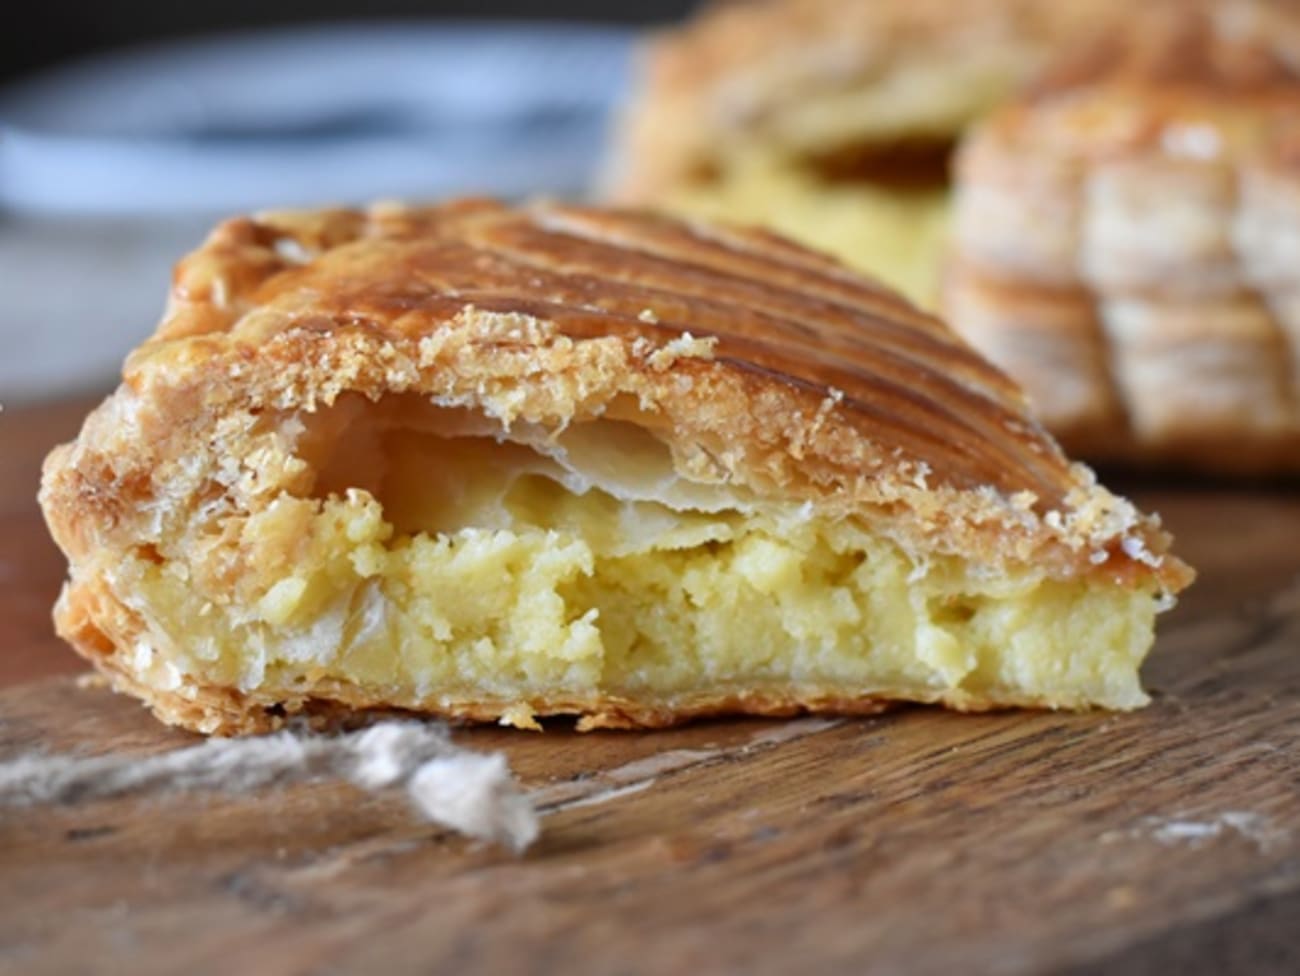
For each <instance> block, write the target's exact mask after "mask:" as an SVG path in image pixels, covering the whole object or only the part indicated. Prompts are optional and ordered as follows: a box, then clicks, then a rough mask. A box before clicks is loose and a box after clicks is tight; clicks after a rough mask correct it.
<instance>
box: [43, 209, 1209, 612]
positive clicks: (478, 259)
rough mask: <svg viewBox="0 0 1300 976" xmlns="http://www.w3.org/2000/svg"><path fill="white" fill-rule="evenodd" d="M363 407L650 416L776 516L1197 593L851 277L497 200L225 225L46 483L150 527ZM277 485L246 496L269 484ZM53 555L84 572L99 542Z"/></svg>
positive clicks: (1013, 414) (678, 449)
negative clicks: (805, 516)
mask: <svg viewBox="0 0 1300 976" xmlns="http://www.w3.org/2000/svg"><path fill="white" fill-rule="evenodd" d="M345 391H357V392H360V393H362V394H364V395H366V396H369V397H371V398H378V397H380V396H384V395H387V394H390V393H402V392H408V393H419V394H421V395H425V396H429V397H431V398H432V399H433V401H434V402H436V403H438V404H442V405H446V406H459V407H469V408H472V409H475V410H478V411H482V412H484V413H486V414H488V415H489V416H492V417H494V418H496V419H497V420H499V421H500V422H501V423H503V424H505V425H509V424H513V423H517V422H524V423H530V424H536V425H540V426H542V427H543V428H547V429H560V428H563V427H564V426H566V425H568V424H571V423H574V422H580V421H582V420H584V419H590V418H594V417H597V416H605V417H612V418H614V419H629V420H632V421H634V422H636V423H638V424H641V425H643V426H645V427H647V428H649V429H651V430H652V431H653V432H654V433H655V434H656V435H658V436H659V437H660V438H662V439H663V440H664V441H665V442H666V443H668V445H669V446H670V447H671V448H672V450H673V453H674V458H675V461H676V463H677V465H678V467H679V470H682V471H683V472H684V473H686V474H688V475H689V476H692V477H697V478H699V479H701V480H712V481H721V482H726V483H729V484H736V485H741V486H743V487H744V488H745V489H746V490H747V491H751V492H753V493H754V494H755V495H756V496H757V497H764V496H767V497H772V498H779V499H783V500H793V501H795V502H799V501H808V502H811V503H813V504H815V505H818V506H819V507H821V508H823V509H824V510H827V511H830V512H837V513H842V514H844V515H846V516H854V515H858V516H866V517H870V518H873V519H875V520H876V521H877V522H881V521H883V522H889V523H891V524H894V525H895V526H896V527H897V530H898V532H900V533H902V534H903V535H906V536H908V537H909V538H911V539H914V540H915V539H919V538H922V537H924V538H925V539H927V540H929V541H930V542H931V543H932V544H934V545H935V546H938V547H939V548H943V549H948V550H950V551H957V552H962V553H964V554H967V555H972V554H973V555H974V556H976V557H977V558H980V559H986V560H987V561H989V562H990V563H991V564H996V563H1000V562H1006V561H1028V560H1034V561H1042V562H1045V563H1047V564H1049V565H1050V566H1051V567H1052V568H1053V569H1054V570H1055V571H1056V572H1058V573H1060V574H1062V575H1075V574H1083V573H1089V572H1105V573H1112V574H1117V575H1119V576H1121V577H1126V576H1134V575H1135V576H1136V577H1138V578H1150V577H1151V576H1155V577H1158V578H1159V579H1160V580H1161V582H1162V585H1165V586H1166V587H1168V588H1170V589H1177V588H1179V587H1180V586H1181V585H1183V584H1184V583H1185V582H1186V579H1187V575H1186V570H1185V567H1183V566H1182V564H1181V563H1178V562H1177V560H1175V559H1173V558H1172V557H1164V556H1163V555H1162V554H1163V553H1164V552H1165V549H1166V547H1167V538H1166V537H1165V536H1164V535H1163V534H1162V533H1161V532H1160V531H1159V528H1158V525H1157V524H1156V523H1155V522H1154V521H1152V520H1149V519H1146V518H1145V517H1143V516H1140V515H1139V514H1138V513H1137V512H1135V511H1134V510H1133V508H1132V507H1131V506H1130V505H1129V504H1128V503H1127V502H1124V501H1123V500H1122V499H1118V498H1115V497H1114V496H1112V495H1110V494H1109V493H1108V492H1106V491H1105V490H1104V489H1102V488H1100V487H1098V486H1096V485H1095V484H1094V482H1093V479H1092V476H1091V473H1090V472H1088V471H1087V470H1086V469H1084V468H1082V467H1080V466H1072V465H1070V464H1069V463H1068V461H1067V460H1066V458H1065V457H1064V456H1063V455H1062V454H1061V452H1060V450H1059V449H1058V448H1057V446H1056V445H1055V444H1054V442H1053V441H1052V440H1051V439H1050V438H1049V437H1048V436H1047V435H1046V434H1045V433H1044V432H1043V430H1042V429H1041V428H1040V427H1039V426H1038V425H1037V424H1036V423H1035V422H1034V421H1032V420H1031V419H1030V418H1029V416H1028V414H1027V413H1026V410H1025V406H1024V402H1023V399H1022V397H1021V394H1020V393H1019V391H1018V389H1017V388H1016V387H1015V386H1013V385H1012V384H1011V383H1010V382H1009V381H1008V380H1007V379H1006V378H1005V377H1004V376H1003V375H1002V374H1001V373H999V372H998V371H996V370H995V369H994V368H993V367H991V366H989V365H988V364H987V363H986V362H985V361H984V360H983V359H981V358H980V357H979V356H978V355H976V354H975V353H974V352H972V351H971V350H970V349H969V348H968V347H967V346H966V345H965V344H964V343H963V342H962V341H961V340H960V339H958V338H956V337H955V336H954V335H953V333H951V332H950V331H949V330H948V329H947V328H946V327H945V326H944V325H943V324H941V323H940V322H939V321H938V320H936V319H934V318H932V317H930V316H927V315H925V314H923V313H921V312H918V311H917V310H915V309H914V308H912V307H911V306H910V305H908V304H907V303H906V302H905V301H904V300H902V299H901V298H899V297H897V296H895V295H894V294H893V293H891V292H889V291H887V290H885V289H883V288H880V287H878V286H876V285H874V284H872V283H871V282H869V281H867V280H864V279H862V278H860V277H858V276H856V275H854V274H852V273H850V272H849V271H847V270H845V269H844V268H843V267H842V266H840V265H839V264H837V263H836V262H834V261H833V260H831V259H829V258H825V257H823V256H820V255H818V254H815V253H813V252H810V251H806V250H804V249H802V248H799V247H797V246H795V245H793V244H790V243H788V242H786V241H784V240H781V239H779V238H776V237H774V236H770V235H766V234H763V233H760V232H747V231H739V230H730V229H721V228H714V227H706V226H702V225H688V224H683V223H679V222H676V221H671V220H668V219H664V218H656V217H651V216H646V215H640V214H635V213H628V212H619V211H609V210H598V209H589V208H582V207H575V206H564V205H558V204H536V205H533V206H529V207H525V208H520V209H511V208H507V207H504V206H502V205H500V204H497V203H493V202H489V201H481V200H465V201H458V202H454V203H449V204H445V205H442V206H434V207H427V208H415V209H405V208H402V207H398V206H378V207H375V208H373V209H372V210H370V211H369V212H359V211H349V210H336V211H323V212H306V213H272V214H264V215H261V216H259V217H257V218H253V219H236V220H231V221H228V222H226V223H225V224H222V225H221V226H220V227H218V228H217V230H216V231H215V232H214V233H213V234H212V235H211V237H210V238H209V239H208V241H207V242H206V243H205V244H204V245H203V246H202V247H201V248H200V249H199V250H198V251H196V252H195V253H193V254H192V255H190V256H189V257H187V258H186V259H184V260H183V261H182V262H181V263H180V264H179V265H178V267H177V270H176V273H175V282H174V288H173V292H172V300H171V303H170V305H169V308H168V310H167V313H166V315H165V317H164V320H163V322H162V324H161V326H160V327H159V329H158V331H157V333H156V335H155V336H154V337H153V338H152V339H151V340H150V341H148V342H147V343H145V344H144V345H143V346H142V347H141V348H140V349H139V350H137V351H136V353H135V354H133V355H132V357H131V358H130V359H129V360H128V363H127V366H126V369H125V384H124V387H123V389H122V390H121V391H119V393H118V394H117V396H116V398H114V399H113V400H110V401H109V403H108V404H106V405H105V407H103V408H101V410H100V411H99V412H98V413H97V414H96V415H94V416H92V418H91V419H90V421H88V425H87V429H86V431H85V432H83V435H82V437H81V438H80V439H79V442H78V443H77V444H75V445H73V446H72V447H70V448H65V449H63V450H62V452H56V453H55V454H54V455H52V456H51V459H50V461H49V462H47V483H46V495H47V509H52V510H54V511H55V512H56V514H55V515H54V516H53V517H52V522H54V523H57V522H59V515H58V514H57V513H58V510H59V508H60V505H61V504H62V505H64V506H73V505H81V506H89V507H92V508H93V507H94V506H103V507H104V511H101V512H99V513H98V514H97V516H96V517H97V518H98V524H99V525H100V526H101V529H102V526H103V525H109V524H113V523H114V522H115V520H117V519H128V520H129V519H132V518H143V517H145V516H142V515H138V514H133V513H132V512H131V511H130V510H129V509H128V508H127V507H126V503H123V502H122V501H121V497H120V496H122V495H123V493H124V487H130V489H131V490H130V491H129V492H126V494H128V495H131V494H134V495H136V496H138V497H140V498H147V497H156V496H158V495H159V494H161V493H162V492H163V488H162V487H160V486H159V485H158V484H157V482H158V480H159V479H160V478H163V477H167V476H168V474H167V472H169V471H170V472H172V473H173V474H172V476H173V477H174V478H181V477H184V476H185V473H186V471H188V470H189V469H190V468H194V467H195V466H196V465H197V463H198V462H197V461H194V460H193V457H196V456H197V455H198V454H201V453H202V452H203V451H206V450H208V445H209V442H210V430H211V428H212V427H213V425H219V424H220V422H221V417H222V416H223V415H225V414H227V413H232V412H242V413H243V414H245V415H246V414H249V413H252V414H254V415H256V414H257V413H259V412H261V411H267V412H273V411H288V410H312V409H315V408H316V407H317V406H319V405H322V404H325V403H329V402H332V401H333V400H334V398H336V397H337V396H338V395H339V394H341V393H343V392H345ZM241 443H243V442H242V441H241ZM250 443H251V442H250ZM239 460H240V459H234V462H235V463H238V462H239ZM187 464H188V465H189V467H188V468H187V467H186V465H187ZM263 467H265V466H263ZM221 477H222V478H224V479H225V480H226V481H227V482H229V483H232V484H236V483H239V476H238V475H237V474H236V473H231V474H223V475H222V476H221ZM288 477H289V476H288V475H285V478H288ZM258 478H260V479H261V480H260V481H259V482H258V484H256V485H254V486H251V487H249V486H245V488H246V489H247V490H248V491H250V492H255V491H268V490H272V489H273V488H274V484H273V482H274V477H272V476H269V475H268V474H267V473H266V472H265V470H260V472H259V474H258ZM65 479H71V480H70V481H65ZM245 480H247V479H245ZM287 483H288V481H286V484H287ZM241 490H244V489H241ZM200 494H201V492H200ZM60 498H63V499H66V501H65V502H62V503H61V502H60V501H59V499H60ZM191 503H193V500H191V501H190V502H187V504H191ZM148 517H159V516H158V515H157V513H156V512H155V513H153V514H151V515H149V516H148ZM83 521H84V519H83ZM101 529H97V530H96V531H101ZM55 531H56V534H59V535H60V536H61V538H60V542H61V543H62V544H64V545H65V549H69V551H74V550H76V549H77V548H79V546H78V544H77V540H76V539H75V538H73V537H74V536H77V535H79V531H78V530H77V529H75V528H72V527H68V526H64V527H63V528H62V529H61V528H60V526H59V525H57V524H56V525H55Z"/></svg>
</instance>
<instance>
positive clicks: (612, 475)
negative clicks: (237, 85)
mask: <svg viewBox="0 0 1300 976" xmlns="http://www.w3.org/2000/svg"><path fill="white" fill-rule="evenodd" d="M41 503H42V505H43V508H44V511H45V513H46V517H47V519H48V522H49V525H50V527H51V530H52V532H53V534H54V536H55V538H56V540H57V541H58V543H59V545H60V546H61V547H62V548H63V550H64V552H65V553H66V554H67V556H68V559H69V564H70V575H69V581H68V584H67V586H66V587H65V590H64V592H63V595H62V597H61V598H60V600H59V603H58V606H57V609H56V622H57V626H58V630H59V632H60V634H62V635H63V636H64V637H65V638H67V639H68V640H69V641H70V642H71V643H72V644H73V645H74V646H75V647H76V648H77V649H78V650H79V651H80V652H81V653H82V654H83V655H85V656H86V657H87V658H88V659H90V660H91V661H92V662H93V663H94V664H95V666H96V667H97V668H99V669H100V670H101V671H103V672H104V673H105V674H107V675H108V676H109V678H110V679H111V680H112V682H113V684H114V685H115V687H117V688H118V689H119V690H122V691H126V692H128V693H130V694H133V695H136V696H138V697H140V698H142V699H143V700H144V701H145V702H147V703H148V704H149V705H150V707H152V708H153V710H154V711H155V713H156V714H157V715H158V716H159V717H160V718H162V719H163V720H164V721H167V722H171V723H174V724H178V725H182V726H185V727H187V728H192V729H197V730H200V731H204V732H216V733H222V734H229V733H242V732H253V731H260V730H264V729H267V728H272V727H275V726H276V725H278V724H280V723H281V722H283V721H284V719H285V717H286V716H291V715H295V714H307V715H313V716H320V717H323V718H324V719H328V720H339V719H341V718H344V717H346V716H348V715H350V714H353V713H357V712H366V711H373V710H392V709H398V710H405V711H412V712H419V713H425V714H431V715H439V716H445V717H449V718H455V719H466V720H475V721H503V722H506V723H509V724H513V725H518V726H525V727H528V726H532V725H534V724H535V723H536V721H537V720H538V719H539V718H542V717H545V716H549V715H575V716H578V717H579V720H580V727H581V728H600V727H655V726H663V725H668V724H672V723H675V722H680V721H683V720H686V719H689V718H691V717H694V716H702V715H713V714H721V713H745V714H755V715H788V714H792V713H796V712H799V711H819V712H839V713H854V712H871V711H876V710H878V709H880V708H883V707H885V706H886V705H888V704H889V703H891V702H895V701H917V702H933V703H940V704H945V705H948V706H951V707H954V708H959V709H970V710H977V709H987V708H995V707H1004V706H1017V705H1024V706H1044V707H1064V708H1083V707H1089V706H1104V707H1112V708H1130V707H1135V706H1138V705H1141V704H1142V703H1143V702H1144V701H1145V700H1146V698H1145V696H1144V694H1143V692H1142V689H1141V687H1140V684H1139V681H1138V666H1139V664H1140V662H1141V660H1142V658H1143V657H1144V655H1145V654H1146V652H1147V650H1148V649H1149V647H1150V645H1151V641H1152V637H1153V626H1154V621H1155V616H1156V614H1157V612H1158V611H1159V610H1160V609H1161V608H1163V607H1164V606H1165V605H1167V604H1168V602H1169V598H1170V597H1171V596H1172V595H1173V594H1175V593H1176V592H1177V591H1178V590H1180V589H1181V588H1182V587H1184V586H1185V585H1186V584H1187V583H1188V582H1189V581H1190V578H1191V574H1190V571H1189V570H1188V569H1187V568H1186V567H1185V566H1184V565H1183V564H1182V563H1181V562H1180V561H1179V560H1178V559H1176V558H1175V557H1174V556H1172V555H1170V554H1169V552H1168V543H1169V540H1168V537H1167V536H1166V535H1165V533H1163V532H1162V531H1161V530H1160V528H1159V525H1158V522H1157V521H1156V520H1155V519H1153V518H1150V517H1147V516H1144V515H1142V514H1140V513H1139V512H1137V511H1136V510H1135V509H1134V508H1133V507H1132V505H1130V504H1129V503H1128V502H1126V501H1125V500H1123V499H1121V498H1118V497H1116V496H1114V495H1112V494H1110V493H1109V492H1107V491H1106V490H1105V489H1104V488H1102V487H1100V486H1099V485H1097V484H1096V482H1095V480H1094V479H1093V477H1092V475H1091V473H1090V472H1089V471H1088V470H1087V469H1086V468H1083V467H1082V466H1079V465H1072V464H1071V463H1070V462H1069V461H1068V460H1067V459H1066V457H1065V456H1064V455H1063V454H1062V453H1061V451H1060V450H1059V448H1058V447H1057V446H1056V444H1055V443H1054V442H1053V441H1052V440H1051V439H1050V438H1049V437H1048V436H1047V435H1046V434H1045V433H1044V432H1043V430H1042V429H1041V428H1040V427H1039V426H1038V425H1037V423H1035V422H1034V421H1033V420H1032V419H1030V417H1029V416H1028V415H1027V413H1026V410H1025V405H1024V402H1023V399H1022V397H1021V394H1020V393H1019V391H1018V389H1017V388H1016V387H1015V386H1014V385H1013V384H1012V383H1011V382H1010V381H1009V380H1007V379H1006V378H1005V377H1004V376H1003V375H1002V374H1001V373H999V372H998V371H997V370H996V369H994V368H993V367H991V366H990V365H988V364H987V363H986V362H985V361H984V360H983V359H982V358H980V357H979V356H978V355H977V354H975V353H974V352H973V351H972V350H971V349H970V348H969V347H967V346H966V345H965V344H964V343H963V342H962V341H961V340H960V339H958V338H957V337H955V335H954V334H953V333H952V332H951V331H949V330H948V329H947V328H946V327H945V326H944V325H943V324H942V323H941V322H939V321H938V320H936V319H934V318H932V317H930V316H928V315H926V314H923V313H921V312H919V311H917V310H916V309H914V308H913V307H911V306H910V305H909V304H908V303H907V302H906V301H904V300H902V299H900V298H899V297H898V296H896V295H895V294H894V293H892V292H890V291H889V290H887V289H884V288H882V287H880V286H877V285H876V284H874V283H872V282H870V281H868V280H865V279H863V278H861V277H858V276H857V275H855V274H853V273H851V272H849V271H847V270H845V269H844V268H843V267H842V266H841V265H840V264H838V263H836V262H834V261H832V260H830V259H828V258H825V257H823V256H821V255H819V254H816V253H814V252H811V251H806V250H804V249H802V248H800V247H797V246H795V245H793V244H790V243H788V242H786V241H784V240H782V239H780V238H777V237H775V236H772V235H769V234H765V233H762V232H744V231H738V230H731V229H723V228H716V227H711V226H708V225H703V224H684V223H679V222H675V221H672V220H668V219H665V218H657V217H651V216H647V215H642V214H636V213H628V212H620V211H611V210H600V209H592V208H583V207H575V206H565V205H559V204H547V203H541V204H535V205H531V206H527V207H523V208H517V209H512V208H508V207H505V206H502V205H499V204H496V203H493V202H490V201H481V200H466V201H458V202H453V203H448V204H445V205H441V206H432V207H422V208H404V207H401V206H396V205H388V206H380V207H375V208H372V209H371V210H369V211H365V212H360V211H342V210H340V211H323V212H309V213H269V214H263V215H261V216H258V217H255V218H251V219H237V220H232V221H228V222H226V223H224V224H222V225H221V226H220V227H218V228H217V229H216V230H215V231H214V232H213V234H212V235H211V236H210V238H209V239H208V240H207V242H206V243H205V244H204V245H203V246H202V247H201V248H199V250H197V251H196V252H194V253H193V254H191V255H190V256H189V257H187V258H185V259H184V260H183V261H182V262H181V263H180V264H179V266H178V267H177V270H176V274H175V279H174V286H173V289H172V295H171V300H170V303H169V306H168V308H167V311H166V313H165V315H164V318H163V321H162V324H161V325H160V326H159V328H158V330H157V332H156V333H155V335H154V336H153V337H152V338H151V339H150V340H149V341H147V342H146V343H145V344H144V345H143V346H141V347H140V348H139V349H138V350H137V351H136V352H135V353H134V354H133V355H132V356H131V357H130V358H129V360H128V362H127V364H126V367H125V370H124V377H123V383H122V385H121V387H120V388H119V389H118V390H117V392H116V393H114V394H113V395H112V396H111V397H109V398H108V399H107V400H106V401H105V402H104V403H103V405H101V406H100V407H99V408H98V409H97V410H96V411H95V412H94V413H92V415H91V416H90V417H89V418H88V419H87V421H86V424H85V426H84V428H83V430H82V432H81V434H80V436H79V437H78V438H77V439H76V440H75V441H74V442H73V443H71V444H68V445H64V446H62V447H59V448H57V449H56V450H55V451H54V452H53V453H52V454H51V455H50V456H49V458H48V459H47V462H46V465H45V471H44V478H43V484H42V489H41Z"/></svg>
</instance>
